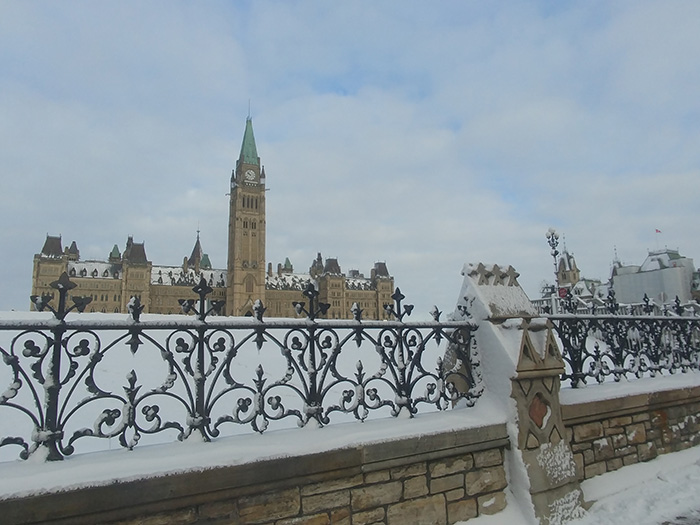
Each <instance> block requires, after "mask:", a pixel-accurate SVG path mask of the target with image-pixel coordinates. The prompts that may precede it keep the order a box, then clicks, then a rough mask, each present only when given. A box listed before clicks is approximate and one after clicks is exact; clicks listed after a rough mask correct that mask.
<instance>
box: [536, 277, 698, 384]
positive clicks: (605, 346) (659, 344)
mask: <svg viewBox="0 0 700 525" xmlns="http://www.w3.org/2000/svg"><path fill="white" fill-rule="evenodd" d="M567 299H568V301H567ZM563 306H564V311H565V312H568V313H565V314H561V315H550V316H546V317H548V318H549V319H550V321H551V322H552V324H553V325H554V329H555V330H556V333H557V335H558V336H559V341H560V344H561V352H562V357H563V358H564V362H565V363H566V365H567V367H566V371H565V373H564V374H563V376H562V380H563V381H565V380H570V382H571V386H572V387H573V388H577V387H580V386H583V385H584V384H586V382H587V380H588V379H593V380H595V381H597V382H598V383H603V382H605V381H606V380H607V379H609V378H613V379H614V380H615V381H620V380H621V379H622V378H626V379H631V378H641V377H644V376H650V377H654V376H656V375H658V374H662V373H665V372H666V373H671V374H673V373H676V372H678V371H681V372H687V371H689V370H698V369H700V317H698V316H697V313H696V310H695V309H694V308H691V307H687V306H684V305H681V304H680V301H679V300H678V298H676V302H675V304H674V305H673V306H672V307H670V308H669V307H668V306H666V307H664V308H662V309H661V310H659V308H658V306H656V305H654V304H653V303H652V302H651V301H649V299H648V298H646V297H645V301H644V304H641V305H635V306H634V307H632V308H631V309H630V307H624V306H622V305H618V304H617V302H616V301H615V294H614V292H612V290H611V293H610V294H609V295H608V300H607V301H606V303H605V305H604V306H603V308H600V310H601V311H602V312H601V313H598V312H597V311H596V308H595V306H593V307H592V308H591V310H590V313H588V314H581V313H580V312H579V311H578V309H577V306H576V304H575V303H574V302H573V301H572V300H571V297H570V296H569V297H568V298H565V300H564V301H563Z"/></svg>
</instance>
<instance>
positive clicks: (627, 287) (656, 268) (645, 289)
mask: <svg viewBox="0 0 700 525" xmlns="http://www.w3.org/2000/svg"><path fill="white" fill-rule="evenodd" d="M610 280H611V283H612V287H613V290H615V298H616V299H617V301H618V302H620V303H641V302H642V301H643V300H644V295H645V294H646V295H647V297H649V299H652V300H654V301H656V302H657V303H668V302H670V301H673V300H675V298H676V297H678V299H680V301H681V302H687V301H690V300H691V299H693V289H694V283H695V288H696V289H697V281H698V279H697V272H696V270H695V266H694V264H693V259H691V258H689V257H684V256H682V255H680V254H679V253H678V250H669V249H668V248H666V249H663V250H656V251H650V252H649V254H648V255H647V258H646V259H645V260H644V262H643V263H642V265H641V266H636V265H623V264H622V263H620V262H619V261H615V262H614V263H613V269H612V275H611V278H610Z"/></svg>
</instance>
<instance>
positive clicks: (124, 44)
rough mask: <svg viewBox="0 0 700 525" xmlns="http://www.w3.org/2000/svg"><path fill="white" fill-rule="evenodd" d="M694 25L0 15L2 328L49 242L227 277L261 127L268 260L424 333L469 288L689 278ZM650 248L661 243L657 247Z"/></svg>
mask: <svg viewBox="0 0 700 525" xmlns="http://www.w3.org/2000/svg"><path fill="white" fill-rule="evenodd" d="M699 28H700V3H699V2H697V1H696V0H690V1H687V2H674V1H664V2H647V1H641V0H634V1H630V2H624V1H616V2H610V1H609V0H605V1H599V2H596V1H585V2H579V3H577V2H559V1H540V2H476V1H473V2H472V1H466V0H459V1H453V2H449V1H445V2H437V3H434V2H424V1H421V2H418V1H383V2H376V1H366V2H361V1H352V2H350V1H349V2H320V1H319V2H305V1H301V2H297V1H286V0H285V1H279V2H274V1H270V2H230V1H220V2H216V1H208V2H196V3H195V2H177V1H167V2H166V1H163V2H156V1H151V2H141V1H138V2H137V1H133V2H128V1H126V2H110V3H108V2H88V1H86V2H77V1H62V2H49V1H7V0H0V176H1V177H2V179H1V180H2V191H1V192H0V203H1V207H0V224H2V225H3V226H2V228H1V229H0V245H1V246H2V248H3V258H2V262H0V264H1V268H2V269H3V272H2V279H1V280H0V310H7V309H11V308H13V309H28V307H29V299H28V296H29V294H30V292H31V273H32V257H33V255H34V254H35V253H38V252H39V251H40V250H41V247H42V245H43V243H44V240H45V238H46V234H47V233H48V234H51V235H59V234H60V235H62V237H63V242H64V244H65V245H68V244H70V242H71V241H73V240H75V241H77V244H78V247H79V249H80V254H81V258H82V259H106V257H107V256H108V254H109V251H110V250H111V248H112V246H113V245H114V244H118V245H119V248H120V249H121V250H123V248H124V245H125V242H126V239H127V236H128V235H133V236H134V239H135V240H136V241H137V242H140V241H145V243H146V253H147V255H148V257H149V259H150V260H152V261H153V262H154V263H156V264H172V265H177V264H180V263H181V262H182V258H183V256H185V255H189V254H190V252H191V250H192V246H193V245H194V241H195V238H196V232H197V230H198V229H199V230H201V241H202V244H203V248H204V251H205V252H207V253H209V255H210V259H211V261H212V264H213V265H214V266H215V267H218V268H225V267H226V238H227V223H228V197H227V196H226V192H227V190H228V185H229V178H230V174H231V170H232V168H233V167H234V165H235V160H236V158H237V157H238V153H239V151H240V146H241V140H242V136H243V131H244V127H245V119H246V116H247V115H248V111H249V105H250V114H251V116H252V118H253V126H254V130H255V137H256V141H257V146H258V154H259V155H260V157H261V161H262V163H263V164H264V166H265V170H266V173H267V186H268V188H269V192H268V194H267V215H268V217H267V259H268V261H270V262H272V263H273V266H275V267H276V265H277V263H278V262H282V261H284V258H285V257H289V258H290V260H291V261H292V263H293V264H294V267H295V270H297V271H306V270H307V269H308V267H309V265H310V263H311V261H312V260H313V259H314V257H315V255H316V253H317V252H319V251H320V252H321V253H322V254H323V256H324V257H337V258H338V259H339V262H340V265H341V268H342V269H343V270H344V271H347V270H349V269H351V268H356V269H359V270H360V271H362V272H364V273H365V274H368V273H369V269H370V268H371V267H372V265H373V263H374V262H375V261H378V260H381V261H386V263H387V266H388V268H389V271H390V272H391V273H392V274H393V275H394V276H395V278H396V284H397V285H398V286H399V287H400V288H401V290H402V291H403V292H404V294H405V295H406V296H407V302H413V303H415V304H416V309H417V311H421V312H427V310H428V309H429V308H430V307H431V306H432V304H434V303H435V304H437V305H438V306H439V307H440V309H442V310H445V311H451V310H452V309H453V308H454V305H455V303H456V300H457V299H458V297H457V295H458V293H459V288H460V284H461V279H462V277H461V275H460V271H461V268H462V265H463V264H464V263H465V262H480V261H482V262H485V263H493V262H496V263H499V264H512V265H513V266H514V267H515V268H516V269H517V270H518V271H519V272H520V274H521V277H520V281H521V283H522V284H523V286H524V288H525V290H526V292H527V293H528V294H529V295H530V296H531V297H533V296H537V294H538V292H539V287H540V284H541V283H542V281H543V280H549V281H552V277H553V276H552V273H553V272H552V269H553V266H552V260H551V257H550V255H549V248H548V246H547V244H546V240H545V232H546V231H547V229H548V228H549V227H554V228H556V229H557V230H558V231H559V232H560V233H562V234H563V235H565V237H566V246H567V248H568V249H569V250H570V251H571V252H573V253H574V255H575V256H576V259H577V262H578V265H579V267H580V268H581V270H582V273H583V274H584V275H585V276H587V277H595V278H600V279H604V280H605V279H607V278H608V276H609V272H610V264H611V261H612V259H613V257H614V253H615V252H614V250H615V247H616V248H617V253H618V255H619V258H620V259H621V260H622V261H623V262H627V263H637V264H640V263H641V262H642V261H643V259H644V258H645V256H646V254H647V249H655V248H656V247H657V246H658V247H661V248H663V247H664V246H668V247H669V248H674V249H675V248H678V249H680V251H681V253H682V254H684V255H687V256H689V257H694V258H696V263H697V259H698V258H699V257H700V253H699V250H698V222H699V219H700V207H699V206H698V197H699V196H700V89H699V88H700V30H699ZM656 229H659V230H661V231H662V233H661V234H656V233H655V230H656Z"/></svg>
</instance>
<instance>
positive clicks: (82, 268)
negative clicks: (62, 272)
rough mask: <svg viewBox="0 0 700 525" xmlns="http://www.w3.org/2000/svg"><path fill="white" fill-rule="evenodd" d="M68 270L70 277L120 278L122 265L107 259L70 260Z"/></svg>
mask: <svg viewBox="0 0 700 525" xmlns="http://www.w3.org/2000/svg"><path fill="white" fill-rule="evenodd" d="M67 272H68V275H69V276H70V277H92V278H93V279H119V278H120V277H121V275H122V266H121V264H115V263H111V262H105V261H68V268H67Z"/></svg>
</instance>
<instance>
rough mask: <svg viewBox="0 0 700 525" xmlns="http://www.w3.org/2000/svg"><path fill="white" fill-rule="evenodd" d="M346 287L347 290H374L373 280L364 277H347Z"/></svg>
mask: <svg viewBox="0 0 700 525" xmlns="http://www.w3.org/2000/svg"><path fill="white" fill-rule="evenodd" d="M345 288H346V289H347V290H372V289H373V287H372V280H371V279H365V278H363V277H346V278H345Z"/></svg>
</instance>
